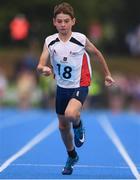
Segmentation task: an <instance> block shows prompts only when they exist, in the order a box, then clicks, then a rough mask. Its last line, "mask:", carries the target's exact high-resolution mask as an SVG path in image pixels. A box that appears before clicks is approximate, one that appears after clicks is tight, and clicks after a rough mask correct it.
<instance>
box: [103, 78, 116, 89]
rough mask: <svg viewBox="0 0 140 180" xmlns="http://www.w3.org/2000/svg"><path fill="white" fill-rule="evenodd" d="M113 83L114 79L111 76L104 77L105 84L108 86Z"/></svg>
mask: <svg viewBox="0 0 140 180" xmlns="http://www.w3.org/2000/svg"><path fill="white" fill-rule="evenodd" d="M114 83H115V81H114V79H113V78H112V77H111V76H106V77H105V86H107V87H109V86H112V85H113V84H114Z"/></svg>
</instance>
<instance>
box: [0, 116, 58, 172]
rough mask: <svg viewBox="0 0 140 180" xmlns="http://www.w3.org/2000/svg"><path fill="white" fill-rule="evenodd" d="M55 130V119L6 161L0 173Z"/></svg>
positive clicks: (0, 167) (0, 168)
mask: <svg viewBox="0 0 140 180" xmlns="http://www.w3.org/2000/svg"><path fill="white" fill-rule="evenodd" d="M56 129H57V120H56V119H55V120H54V121H53V122H52V123H51V124H49V125H48V126H47V127H46V128H45V129H43V130H42V131H41V132H40V133H39V134H37V135H36V136H35V137H34V138H33V139H31V140H30V141H29V142H28V143H27V144H26V145H25V146H23V147H22V148H21V149H20V150H19V151H18V152H17V153H15V154H14V155H13V156H11V157H10V158H9V159H7V160H6V161H5V162H4V163H3V164H2V165H1V166H0V172H2V171H3V170H4V169H6V168H7V167H8V166H9V165H10V164H11V163H12V162H14V161H15V160H16V159H18V158H19V157H21V156H22V155H24V154H25V153H27V152H28V151H29V150H31V149H32V148H33V147H34V146H35V145H37V144H38V143H40V142H41V141H42V140H43V139H45V138H46V137H48V136H49V135H50V134H52V133H53V132H54V131H55V130H56Z"/></svg>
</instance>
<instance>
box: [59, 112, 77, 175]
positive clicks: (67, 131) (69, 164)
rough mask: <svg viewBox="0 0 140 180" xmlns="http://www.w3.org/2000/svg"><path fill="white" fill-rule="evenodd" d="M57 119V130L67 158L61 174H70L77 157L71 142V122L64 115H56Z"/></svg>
mask: <svg viewBox="0 0 140 180" xmlns="http://www.w3.org/2000/svg"><path fill="white" fill-rule="evenodd" d="M58 119H59V130H60V134H61V137H62V140H63V142H64V144H65V147H66V150H67V153H68V159H67V161H66V165H65V167H64V169H63V170H62V174H63V175H70V174H72V171H73V166H74V164H75V163H77V162H78V160H79V157H78V155H77V152H76V151H75V147H74V144H73V135H72V132H71V123H70V121H69V120H68V119H66V118H65V117H64V115H58Z"/></svg>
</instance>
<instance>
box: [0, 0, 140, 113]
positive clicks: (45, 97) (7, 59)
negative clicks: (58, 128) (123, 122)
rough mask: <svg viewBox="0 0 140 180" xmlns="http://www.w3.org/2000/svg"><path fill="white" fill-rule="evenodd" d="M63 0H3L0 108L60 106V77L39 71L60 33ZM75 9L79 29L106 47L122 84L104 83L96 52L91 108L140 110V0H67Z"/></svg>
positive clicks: (103, 49) (105, 52) (0, 10)
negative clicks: (57, 14) (56, 17)
mask: <svg viewBox="0 0 140 180" xmlns="http://www.w3.org/2000/svg"><path fill="white" fill-rule="evenodd" d="M61 2H63V1H61V0H53V1H51V0H30V1H26V0H25V1H19V0H12V1H10V0H1V3H0V4H1V5H0V107H1V108H2V107H19V108H23V109H28V108H44V109H47V108H54V104H55V86H56V84H55V80H54V79H53V77H49V78H46V77H44V76H40V75H39V74H38V73H37V72H36V66H37V63H38V60H39V56H40V53H41V51H42V47H43V44H44V40H45V37H46V36H48V35H50V34H53V33H55V32H56V30H55V28H54V27H53V25H52V18H53V8H54V6H55V5H56V4H58V3H61ZM66 2H69V3H70V4H71V5H72V6H73V7H74V9H75V16H76V19H77V23H76V26H75V27H74V29H73V30H74V31H79V32H82V33H84V34H86V35H87V37H88V38H89V39H90V40H91V41H92V42H93V43H94V44H95V45H96V46H97V47H98V48H99V49H100V50H101V52H102V53H103V55H104V56H105V58H106V61H107V64H108V66H109V68H110V70H111V72H112V75H113V77H114V79H115V80H116V85H115V86H113V87H111V88H106V87H105V86H104V76H103V73H102V71H101V68H100V67H99V64H98V62H97V61H96V60H94V57H91V60H92V66H93V78H92V83H91V86H90V88H89V96H88V98H87V101H86V103H85V105H84V108H87V109H111V110H112V111H114V112H120V111H122V110H131V111H135V112H140V9H139V7H140V1H139V0H133V1H132V0H106V1H104V0H87V1H80V0H77V1H75V0H66Z"/></svg>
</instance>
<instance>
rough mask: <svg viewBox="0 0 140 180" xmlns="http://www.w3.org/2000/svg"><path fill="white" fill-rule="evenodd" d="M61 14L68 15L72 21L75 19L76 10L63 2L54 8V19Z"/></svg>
mask: <svg viewBox="0 0 140 180" xmlns="http://www.w3.org/2000/svg"><path fill="white" fill-rule="evenodd" d="M60 13H64V14H68V15H70V17H71V18H72V19H73V18H74V10H73V7H72V6H71V5H70V4H69V3H66V2H63V3H61V4H58V5H56V6H55V7H54V13H53V16H54V18H56V16H57V14H60Z"/></svg>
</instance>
